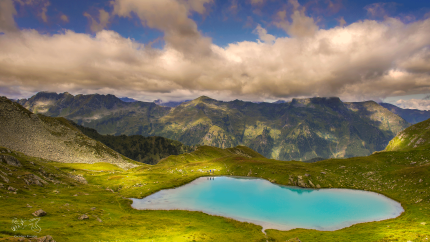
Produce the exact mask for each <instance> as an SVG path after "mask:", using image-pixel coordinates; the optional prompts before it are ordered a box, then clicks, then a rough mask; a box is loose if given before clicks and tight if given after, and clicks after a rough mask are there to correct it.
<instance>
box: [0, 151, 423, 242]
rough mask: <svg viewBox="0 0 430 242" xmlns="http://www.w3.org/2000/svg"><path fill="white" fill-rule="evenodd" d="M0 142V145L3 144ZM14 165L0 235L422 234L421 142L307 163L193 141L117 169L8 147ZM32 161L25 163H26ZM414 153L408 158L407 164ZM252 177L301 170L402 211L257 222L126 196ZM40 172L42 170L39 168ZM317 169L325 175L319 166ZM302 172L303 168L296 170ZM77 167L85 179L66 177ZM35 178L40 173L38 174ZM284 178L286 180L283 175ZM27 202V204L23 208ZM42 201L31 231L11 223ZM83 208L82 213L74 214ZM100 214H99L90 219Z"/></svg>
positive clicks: (2, 202) (256, 237)
mask: <svg viewBox="0 0 430 242" xmlns="http://www.w3.org/2000/svg"><path fill="white" fill-rule="evenodd" d="M5 150H6V149H3V148H1V149H0V151H2V152H5ZM11 155H13V156H15V157H17V158H18V159H19V160H20V162H21V163H22V164H23V167H21V168H15V167H12V166H8V165H6V164H2V165H1V166H0V170H2V171H3V172H5V173H6V175H7V178H8V179H9V183H4V182H3V181H2V180H1V179H0V182H1V183H3V184H4V186H5V188H7V187H8V186H12V187H14V188H17V189H18V191H17V192H16V194H14V193H13V192H10V191H7V190H6V189H0V223H1V224H2V226H1V228H0V241H14V240H15V241H18V240H17V239H18V238H14V236H24V235H30V236H38V237H41V236H44V235H48V234H49V235H51V236H53V238H54V239H55V240H56V241H286V240H289V239H292V238H299V239H300V240H301V241H428V239H430V228H429V226H430V196H429V192H430V189H429V183H430V151H429V150H427V149H412V150H408V151H392V152H379V153H375V154H373V155H371V156H368V157H356V158H349V159H330V160H324V161H319V162H316V163H304V162H299V161H277V160H270V159H266V158H264V157H262V156H261V155H259V154H258V153H255V152H254V151H252V150H251V149H249V148H246V147H236V148H230V149H220V148H214V147H208V146H202V147H199V148H198V149H197V151H195V152H194V153H190V154H182V155H178V156H170V157H168V158H166V159H164V160H162V161H161V162H160V163H159V164H157V165H145V164H142V165H141V166H139V167H136V168H133V169H130V170H122V169H120V168H118V167H116V166H114V165H111V164H105V163H96V164H65V163H58V162H52V161H46V160H42V159H39V158H34V157H27V156H25V155H23V154H21V153H17V152H13V153H12V154H11ZM31 162H32V163H33V164H34V165H33V164H32V163H31ZM414 162H415V163H414ZM214 169H215V170H216V171H215V173H214V175H219V176H221V175H234V176H252V177H259V178H263V179H267V180H269V181H271V182H273V183H276V184H282V185H291V184H292V183H294V182H296V181H297V176H303V179H304V182H305V183H306V184H309V183H308V182H309V180H311V182H312V183H313V184H314V185H319V186H321V187H322V188H350V189H360V190H368V191H374V192H377V193H380V194H384V195H385V196H388V197H390V198H392V199H394V200H397V201H399V202H401V204H402V206H403V208H404V209H405V212H404V213H403V214H402V215H401V216H399V217H398V218H395V219H389V220H384V221H379V222H369V223H362V224H356V225H353V226H351V227H348V228H344V229H340V230H337V231H317V230H306V229H294V230H290V231H278V230H266V231H265V232H266V234H264V233H263V232H262V228H261V227H260V226H257V225H254V224H250V223H244V222H238V221H235V220H232V219H229V218H224V217H218V216H211V215H207V214H205V213H202V212H188V211H145V210H135V209H132V208H131V206H130V204H131V201H130V200H129V199H128V198H142V197H145V196H147V195H150V194H152V193H154V192H157V191H159V190H161V189H166V188H172V187H177V186H180V185H183V184H186V183H188V182H190V181H192V180H194V179H196V178H198V177H201V176H208V175H209V173H208V172H207V171H208V170H214ZM41 171H43V172H41ZM321 172H324V173H325V174H323V173H321ZM29 173H33V174H36V175H38V176H40V177H42V175H43V176H45V177H48V178H50V179H51V180H55V181H58V182H59V183H58V184H55V183H53V182H49V183H48V184H47V185H44V186H43V187H40V186H36V185H28V186H27V185H26V184H25V183H24V181H23V180H22V177H25V176H26V174H29ZM306 173H307V174H310V176H309V177H306V176H304V174H306ZM70 174H71V175H73V176H83V177H84V178H85V179H86V181H87V184H83V183H80V182H78V181H76V180H74V179H72V178H71V177H70ZM42 178H43V177H42ZM290 178H292V180H291V179H290ZM28 205H29V206H31V208H30V207H28ZM40 208H41V209H43V210H44V211H46V212H47V215H46V216H44V217H41V219H40V222H39V223H38V225H39V226H40V228H41V232H40V233H35V232H33V231H31V230H30V229H28V228H27V229H24V230H17V231H13V230H12V229H11V226H12V223H11V221H12V219H13V218H19V219H31V218H34V216H33V215H31V213H32V212H34V211H36V210H38V209H40ZM82 214H86V215H88V216H89V219H87V220H79V219H78V218H79V217H80V216H81V215H82ZM99 220H100V221H99Z"/></svg>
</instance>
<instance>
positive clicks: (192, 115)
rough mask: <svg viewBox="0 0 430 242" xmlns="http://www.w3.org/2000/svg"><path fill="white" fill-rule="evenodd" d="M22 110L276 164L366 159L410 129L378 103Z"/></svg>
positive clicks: (53, 97) (69, 99)
mask: <svg viewBox="0 0 430 242" xmlns="http://www.w3.org/2000/svg"><path fill="white" fill-rule="evenodd" d="M19 103H21V104H23V105H24V106H25V107H28V108H29V109H30V110H34V111H38V112H43V113H44V114H46V115H50V116H55V117H57V116H61V117H65V118H67V119H71V120H73V121H74V122H76V123H78V124H81V125H84V126H86V127H90V128H94V129H96V130H97V131H98V132H100V133H101V134H117V135H118V134H126V135H135V134H138V135H143V136H162V137H166V138H169V139H174V140H178V141H180V142H182V143H184V144H186V145H196V144H200V145H210V146H215V147H220V148H229V147H234V146H237V145H245V146H248V147H250V148H252V149H254V150H256V151H257V152H259V153H261V154H263V155H264V156H265V157H268V158H273V159H279V160H309V159H313V158H315V157H322V158H331V157H353V156H365V155H369V154H371V153H373V152H374V151H379V150H383V149H384V148H385V146H386V145H387V144H388V142H389V141H390V140H391V139H392V138H393V137H395V135H396V134H397V133H398V132H399V131H401V130H403V129H404V128H406V127H408V125H409V124H408V123H407V122H406V121H405V120H404V119H402V118H401V117H399V116H397V115H395V114H393V113H392V112H390V111H388V110H387V109H385V108H383V107H382V106H380V105H378V104H377V103H375V102H373V101H369V102H360V103H343V102H342V101H341V100H340V99H339V98H308V99H293V100H292V101H291V102H286V103H252V102H243V101H240V100H235V101H231V102H222V101H217V100H214V99H211V98H209V97H204V96H203V97H200V98H197V99H195V100H192V101H189V102H184V103H182V104H180V105H179V106H177V107H175V108H169V107H160V106H158V105H155V104H154V103H144V102H135V103H124V102H122V101H121V100H119V99H118V98H116V97H114V96H112V95H106V96H103V95H77V96H72V95H70V94H67V93H63V94H55V93H38V94H37V95H35V96H33V97H32V98H30V99H28V100H19ZM66 104H67V105H66Z"/></svg>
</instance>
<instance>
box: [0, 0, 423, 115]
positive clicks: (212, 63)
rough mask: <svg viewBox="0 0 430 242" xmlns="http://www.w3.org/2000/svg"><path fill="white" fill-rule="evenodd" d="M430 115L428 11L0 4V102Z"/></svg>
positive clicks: (168, 2)
mask: <svg viewBox="0 0 430 242" xmlns="http://www.w3.org/2000/svg"><path fill="white" fill-rule="evenodd" d="M38 91H55V92H66V91H67V92H70V93H72V94H79V93H83V94H90V93H100V94H107V93H111V94H115V95H117V96H120V97H122V96H127V97H132V98H135V99H138V100H142V101H152V100H155V99H162V100H164V101H168V100H184V99H192V98H195V97H198V96H201V95H207V96H210V97H213V98H216V99H220V100H233V99H242V100H250V101H274V100H279V99H283V100H289V99H291V98H293V97H313V96H320V97H323V96H338V97H340V98H341V99H342V100H344V101H362V100H369V99H372V100H383V101H386V102H391V103H393V104H396V105H399V106H401V107H408V108H419V109H430V100H428V98H427V99H425V98H424V97H426V96H427V95H429V94H430V1H409V0H408V1H406V0H402V1H391V2H389V1H384V2H375V1H369V0H360V1H353V0H283V1H280V0H112V1H102V0H73V1H58V0H57V1H55V0H0V95H5V96H7V97H9V98H26V97H29V96H31V95H33V94H34V93H36V92H38Z"/></svg>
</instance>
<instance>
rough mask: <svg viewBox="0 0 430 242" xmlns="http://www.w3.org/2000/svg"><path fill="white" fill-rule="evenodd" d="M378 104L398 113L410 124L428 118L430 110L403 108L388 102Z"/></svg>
mask: <svg viewBox="0 0 430 242" xmlns="http://www.w3.org/2000/svg"><path fill="white" fill-rule="evenodd" d="M379 105H381V106H382V107H384V108H386V109H388V110H390V111H391V112H393V113H395V114H397V115H399V116H400V117H402V118H404V119H405V120H406V121H407V122H408V123H411V124H416V123H419V122H422V121H424V120H427V119H429V118H430V111H425V110H418V109H403V108H399V107H397V106H395V105H393V104H390V103H379Z"/></svg>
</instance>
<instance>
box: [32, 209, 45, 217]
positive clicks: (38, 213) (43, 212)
mask: <svg viewBox="0 0 430 242" xmlns="http://www.w3.org/2000/svg"><path fill="white" fill-rule="evenodd" d="M32 214H33V215H34V216H36V217H43V216H45V215H46V212H45V211H43V210H42V209H39V210H37V211H36V212H34V213H32Z"/></svg>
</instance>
